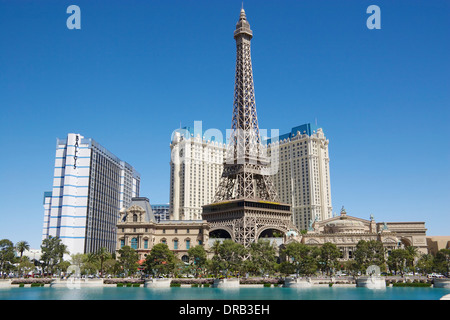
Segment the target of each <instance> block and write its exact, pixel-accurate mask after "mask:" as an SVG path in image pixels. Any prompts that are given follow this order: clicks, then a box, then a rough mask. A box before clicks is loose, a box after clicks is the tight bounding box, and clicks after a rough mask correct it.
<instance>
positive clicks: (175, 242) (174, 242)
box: [173, 240, 178, 250]
mask: <svg viewBox="0 0 450 320" xmlns="http://www.w3.org/2000/svg"><path fill="white" fill-rule="evenodd" d="M173 249H174V250H177V249H178V240H173Z"/></svg>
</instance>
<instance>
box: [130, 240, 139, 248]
mask: <svg viewBox="0 0 450 320" xmlns="http://www.w3.org/2000/svg"><path fill="white" fill-rule="evenodd" d="M137 247H138V240H137V238H133V239H131V248H133V249H137Z"/></svg>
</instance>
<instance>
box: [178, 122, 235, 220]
mask: <svg viewBox="0 0 450 320" xmlns="http://www.w3.org/2000/svg"><path fill="white" fill-rule="evenodd" d="M225 146H226V145H225V144H224V143H222V142H218V141H207V140H205V139H203V137H200V136H199V135H197V136H196V137H194V135H193V134H192V133H191V131H188V130H186V131H185V132H184V133H180V132H175V133H174V137H173V140H172V143H171V145H170V149H171V160H170V208H169V214H170V219H171V220H199V219H200V220H201V219H202V218H201V217H202V206H203V205H205V204H207V203H210V202H211V201H212V199H213V197H214V194H215V191H216V187H217V185H218V184H219V181H220V177H221V176H222V171H223V161H224V157H225V153H226V148H225Z"/></svg>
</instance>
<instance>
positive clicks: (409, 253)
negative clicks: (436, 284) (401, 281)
mask: <svg viewBox="0 0 450 320" xmlns="http://www.w3.org/2000/svg"><path fill="white" fill-rule="evenodd" d="M405 250H406V266H407V267H408V269H409V271H412V272H413V274H415V273H416V268H415V263H416V258H417V257H418V256H419V250H418V249H417V247H414V246H407V247H406V248H405Z"/></svg>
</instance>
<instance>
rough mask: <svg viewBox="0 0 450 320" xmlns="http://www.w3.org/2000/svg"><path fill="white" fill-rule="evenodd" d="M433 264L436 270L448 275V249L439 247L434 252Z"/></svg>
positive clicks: (449, 255) (449, 257)
mask: <svg viewBox="0 0 450 320" xmlns="http://www.w3.org/2000/svg"><path fill="white" fill-rule="evenodd" d="M434 265H435V269H436V271H437V272H441V273H445V274H447V277H448V276H450V274H449V273H450V249H441V250H439V251H438V252H437V253H436V257H435V258H434Z"/></svg>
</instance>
